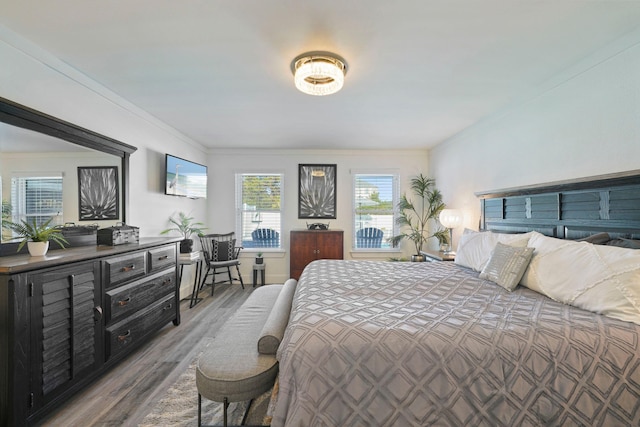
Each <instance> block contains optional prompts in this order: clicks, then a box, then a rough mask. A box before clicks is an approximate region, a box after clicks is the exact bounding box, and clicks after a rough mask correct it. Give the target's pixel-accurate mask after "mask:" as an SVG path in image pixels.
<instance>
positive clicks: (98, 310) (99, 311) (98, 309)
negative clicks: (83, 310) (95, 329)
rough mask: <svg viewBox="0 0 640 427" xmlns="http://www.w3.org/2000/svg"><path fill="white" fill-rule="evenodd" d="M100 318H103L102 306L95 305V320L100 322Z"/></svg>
mask: <svg viewBox="0 0 640 427" xmlns="http://www.w3.org/2000/svg"><path fill="white" fill-rule="evenodd" d="M100 320H102V307H100V306H99V305H98V306H96V307H93V321H94V323H98V322H99V321H100Z"/></svg>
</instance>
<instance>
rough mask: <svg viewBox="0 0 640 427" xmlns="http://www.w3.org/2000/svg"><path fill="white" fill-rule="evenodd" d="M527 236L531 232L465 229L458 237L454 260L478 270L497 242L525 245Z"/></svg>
mask: <svg viewBox="0 0 640 427" xmlns="http://www.w3.org/2000/svg"><path fill="white" fill-rule="evenodd" d="M529 237H531V232H530V233H525V234H504V233H492V232H490V231H481V232H478V231H472V232H466V231H465V233H464V234H463V235H462V237H461V238H460V243H459V244H458V250H457V252H456V259H455V261H454V262H455V263H456V264H458V265H461V266H463V267H469V268H472V269H473V270H475V271H478V272H480V271H482V269H483V268H484V266H485V265H486V264H487V262H489V258H491V252H493V250H494V249H495V247H496V244H497V243H498V242H500V243H504V244H506V245H509V246H517V247H526V246H527V242H528V241H529Z"/></svg>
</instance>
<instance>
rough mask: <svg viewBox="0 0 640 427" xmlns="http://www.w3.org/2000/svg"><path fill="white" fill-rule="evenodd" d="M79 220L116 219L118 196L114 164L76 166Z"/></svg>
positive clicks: (118, 213) (118, 209) (117, 214)
mask: <svg viewBox="0 0 640 427" xmlns="http://www.w3.org/2000/svg"><path fill="white" fill-rule="evenodd" d="M78 195H79V198H80V199H79V208H80V215H79V220H80V221H89V220H100V219H118V218H119V217H120V203H119V200H120V197H119V191H118V168H117V167H116V166H86V167H85V166H80V167H78Z"/></svg>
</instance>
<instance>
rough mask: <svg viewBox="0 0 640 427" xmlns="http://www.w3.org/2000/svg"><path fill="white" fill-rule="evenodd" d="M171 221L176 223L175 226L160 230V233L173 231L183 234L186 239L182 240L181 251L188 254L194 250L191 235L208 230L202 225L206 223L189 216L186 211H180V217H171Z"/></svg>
mask: <svg viewBox="0 0 640 427" xmlns="http://www.w3.org/2000/svg"><path fill="white" fill-rule="evenodd" d="M169 222H170V223H172V224H173V225H175V227H172V228H167V229H166V230H163V231H161V232H160V234H167V233H169V232H171V231H175V232H178V233H180V234H182V236H183V237H184V239H182V240H181V241H180V253H181V254H187V253H189V252H191V251H192V250H193V240H192V239H191V235H193V234H196V235H198V236H199V235H201V234H204V233H203V232H202V231H203V230H206V227H202V226H203V225H204V224H203V223H201V222H194V220H193V217H190V216H188V215H187V214H185V213H184V212H178V217H177V218H174V217H169Z"/></svg>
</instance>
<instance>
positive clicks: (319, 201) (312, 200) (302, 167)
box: [298, 164, 336, 219]
mask: <svg viewBox="0 0 640 427" xmlns="http://www.w3.org/2000/svg"><path fill="white" fill-rule="evenodd" d="M298 218H301V219H303V218H321V219H322V218H326V219H335V218H336V165H314V164H299V165H298Z"/></svg>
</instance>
